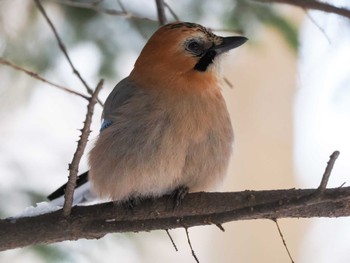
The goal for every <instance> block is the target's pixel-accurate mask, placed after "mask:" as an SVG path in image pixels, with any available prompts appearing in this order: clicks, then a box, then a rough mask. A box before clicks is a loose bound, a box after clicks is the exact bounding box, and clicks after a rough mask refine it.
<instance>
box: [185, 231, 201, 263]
mask: <svg viewBox="0 0 350 263" xmlns="http://www.w3.org/2000/svg"><path fill="white" fill-rule="evenodd" d="M185 231H186V236H187V242H188V245H189V246H190V249H191V253H192V256H193V257H194V259H195V260H196V262H197V263H199V260H198V258H197V256H196V253H194V250H193V247H192V244H191V239H190V235H189V234H188V228H187V227H185Z"/></svg>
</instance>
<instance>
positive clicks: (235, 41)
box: [211, 36, 248, 55]
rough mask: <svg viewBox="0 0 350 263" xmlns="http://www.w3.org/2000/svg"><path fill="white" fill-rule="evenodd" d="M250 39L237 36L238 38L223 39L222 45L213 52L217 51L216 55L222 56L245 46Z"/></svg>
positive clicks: (215, 47) (214, 48)
mask: <svg viewBox="0 0 350 263" xmlns="http://www.w3.org/2000/svg"><path fill="white" fill-rule="evenodd" d="M247 40H248V38H246V37H241V36H236V37H223V38H222V42H221V44H219V45H217V46H214V47H212V48H211V49H212V50H215V51H216V53H217V54H218V55H219V54H222V53H224V52H227V51H229V50H231V49H234V48H236V47H239V46H241V45H243V44H244V43H245V42H246V41H247Z"/></svg>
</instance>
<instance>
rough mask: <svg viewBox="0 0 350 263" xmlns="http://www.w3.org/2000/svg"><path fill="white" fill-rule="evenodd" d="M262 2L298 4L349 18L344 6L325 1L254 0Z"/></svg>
mask: <svg viewBox="0 0 350 263" xmlns="http://www.w3.org/2000/svg"><path fill="white" fill-rule="evenodd" d="M254 1H258V2H264V3H282V4H288V5H295V6H299V7H301V8H304V9H314V10H319V11H324V12H326V13H333V14H337V15H340V16H343V17H347V18H349V19H350V10H349V9H347V8H345V7H337V6H334V5H331V4H328V3H325V2H320V1H316V0H308V1H305V0H254Z"/></svg>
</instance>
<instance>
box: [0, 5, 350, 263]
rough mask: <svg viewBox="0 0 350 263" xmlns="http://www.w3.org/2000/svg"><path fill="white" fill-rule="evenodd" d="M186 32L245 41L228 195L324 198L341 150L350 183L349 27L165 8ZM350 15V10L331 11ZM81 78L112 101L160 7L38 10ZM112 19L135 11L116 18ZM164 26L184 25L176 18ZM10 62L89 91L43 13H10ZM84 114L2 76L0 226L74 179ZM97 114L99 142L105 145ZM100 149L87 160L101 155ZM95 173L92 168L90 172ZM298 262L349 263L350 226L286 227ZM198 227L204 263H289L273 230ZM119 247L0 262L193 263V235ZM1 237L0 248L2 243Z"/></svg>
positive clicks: (247, 12)
mask: <svg viewBox="0 0 350 263" xmlns="http://www.w3.org/2000/svg"><path fill="white" fill-rule="evenodd" d="M166 2H167V4H168V5H169V6H170V7H171V8H172V10H173V11H174V12H175V13H176V15H177V16H178V17H179V19H180V20H184V21H190V22H196V23H200V24H202V25H204V26H206V27H209V28H211V29H212V30H213V31H214V33H216V34H218V35H232V34H238V33H242V34H244V35H245V36H247V37H248V38H249V42H248V43H247V44H245V45H244V46H242V47H240V48H239V49H237V50H235V51H233V52H231V53H230V54H229V55H227V56H226V58H225V62H224V66H223V68H224V76H225V77H226V78H227V79H228V80H229V81H230V83H232V85H233V87H229V85H226V84H224V85H223V94H224V96H225V99H226V102H227V105H228V108H229V111H230V114H231V117H232V122H233V125H234V129H235V136H236V137H235V153H234V157H233V158H232V162H231V164H230V169H229V172H228V176H227V180H226V182H225V187H224V189H223V190H224V191H241V190H246V189H251V190H262V189H285V188H294V187H296V188H306V187H317V186H318V184H319V182H320V180H321V177H322V173H323V171H324V168H325V165H326V162H327V161H328V157H329V155H330V154H331V153H332V152H333V151H334V150H340V152H341V155H340V157H339V159H338V161H337V162H336V165H335V168H334V170H333V173H332V176H331V178H330V182H329V186H330V187H337V186H340V185H342V184H343V183H345V185H348V182H349V178H350V67H349V61H350V23H349V22H350V21H349V20H348V19H346V18H342V17H339V16H336V15H332V14H326V13H322V12H317V11H308V12H306V11H305V10H302V9H299V8H294V7H291V6H288V5H273V4H260V3H258V2H255V1H249V0H236V1H233V0H221V1H210V0H193V1H183V0H177V1H175V0H167V1H166ZM328 2H330V3H332V4H334V5H339V6H347V7H348V8H350V3H349V2H348V1H347V0H342V1H341V0H338V1H328ZM42 3H43V5H44V8H45V9H46V11H47V13H48V15H49V17H50V18H51V20H52V21H53V23H54V25H55V26H56V28H57V30H58V33H59V35H60V36H61V38H62V40H63V42H64V43H65V44H66V46H67V49H68V52H69V54H70V56H71V59H72V61H73V63H74V65H75V67H76V68H77V69H78V70H79V71H80V73H81V75H82V76H83V78H84V79H85V80H86V81H87V82H88V83H89V85H90V86H91V87H95V86H96V85H97V83H98V81H99V79H100V78H104V79H105V80H106V82H105V85H104V89H103V91H102V92H101V93H100V98H101V100H102V101H104V100H105V98H106V96H107V95H108V94H109V92H110V91H111V89H112V88H113V87H114V86H115V84H116V83H118V82H119V81H120V80H121V79H122V78H124V77H126V76H127V75H128V74H129V72H130V71H131V69H132V67H133V63H134V62H135V59H136V58H137V56H138V54H139V52H140V50H141V49H142V47H143V45H144V44H145V42H146V41H147V39H148V38H149V37H150V35H151V34H152V33H153V32H154V31H155V30H156V29H157V27H158V22H157V12H156V5H155V1H153V0H142V1H141V0H138V1H137V0H128V1H125V0H124V1H122V0H121V1H117V0H104V1H93V0H90V1H88V0H86V1H83V0H82V1H73V0H45V1H42ZM113 10H119V11H123V10H124V11H125V12H124V14H120V15H115V14H113V13H115V12H114V11H113ZM166 15H167V18H168V20H169V21H173V20H174V19H175V18H174V16H172V15H171V13H170V12H169V9H167V13H166ZM0 57H2V58H4V59H7V60H9V61H11V62H12V63H14V64H16V65H18V66H21V67H23V68H26V69H29V70H31V71H33V72H37V73H39V74H41V75H42V76H44V77H45V78H46V79H48V80H50V81H53V82H55V83H58V84H60V85H62V86H66V87H70V88H72V89H74V90H76V91H79V92H82V93H85V88H84V87H83V85H82V84H81V82H79V80H78V79H77V78H76V76H75V75H74V74H73V73H72V70H71V68H70V66H69V64H68V63H67V60H66V59H65V57H64V56H63V54H62V52H61V51H60V49H59V48H58V45H57V42H56V40H55V38H54V36H53V33H52V31H51V30H50V28H49V26H48V24H47V22H46V21H45V20H44V18H43V16H42V15H41V14H40V13H39V12H38V10H37V8H36V6H35V3H34V1H29V0H28V1H23V0H1V1H0ZM85 114H86V101H85V100H84V99H81V98H80V97H77V96H74V95H71V94H68V93H66V92H63V91H61V90H58V89H56V88H54V87H51V86H49V85H47V84H45V83H42V82H39V81H37V80H35V79H33V78H31V77H29V76H27V75H26V74H24V73H22V72H18V71H15V70H14V69H13V68H10V67H7V66H4V65H0V217H1V218H5V217H9V216H13V215H16V214H18V213H20V212H21V211H23V210H24V209H25V207H27V206H31V205H34V204H35V203H36V202H41V201H43V200H45V196H46V195H47V194H49V193H51V192H52V191H53V190H55V189H56V188H57V186H60V185H61V184H63V183H64V182H66V180H67V176H68V172H67V169H68V163H69V162H70V161H71V159H72V155H73V153H74V151H75V149H76V141H77V140H78V137H79V131H78V129H80V128H82V125H83V123H82V122H83V120H84V118H85ZM100 116H101V107H100V106H99V105H97V106H96V110H95V114H94V120H93V125H92V130H93V132H92V133H91V136H90V138H91V141H93V139H94V138H96V136H97V135H98V130H99V126H100ZM91 141H90V143H89V146H88V149H89V148H91ZM86 169H88V166H87V160H86V155H84V158H83V160H82V162H81V165H80V170H81V171H85V170H86ZM279 224H280V227H281V229H282V231H283V234H284V237H285V239H286V242H287V245H288V248H289V250H290V252H291V254H292V256H293V258H294V260H295V261H296V262H305V263H306V262H307V263H313V262H315V263H316V262H317V263H323V262H337V263H338V262H350V249H349V245H348V244H349V241H350V227H349V226H350V219H349V218H338V219H282V220H279ZM224 228H225V229H226V232H224V233H223V232H221V231H220V230H218V228H217V227H215V226H205V227H195V228H190V229H189V232H190V235H191V241H192V245H193V247H194V250H195V252H196V254H197V256H198V258H199V260H200V262H201V263H206V262H223V263H226V262H227V263H228V262H290V260H289V258H288V255H287V253H286V251H285V249H284V247H283V244H282V241H281V238H280V236H279V234H278V231H277V228H276V226H275V223H274V222H272V221H269V220H254V221H239V222H230V223H226V224H224ZM171 233H172V235H173V237H174V240H175V243H176V245H177V246H178V248H179V252H175V251H174V248H173V246H172V244H171V242H170V241H169V239H168V237H167V236H166V233H165V231H153V232H149V233H128V234H109V235H107V236H106V237H104V238H102V239H100V240H96V241H95V240H79V241H74V242H70V241H67V242H62V243H58V244H52V245H40V246H33V247H28V248H23V249H15V250H10V251H6V252H2V253H0V262H79V263H80V262H102V263H103V262H130V263H138V262H149V263H151V262H194V259H193V258H192V256H191V252H190V249H189V247H188V244H187V239H186V234H185V231H184V230H183V229H178V230H172V231H171ZM0 238H1V237H0Z"/></svg>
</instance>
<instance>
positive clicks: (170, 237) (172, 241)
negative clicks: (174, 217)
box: [165, 229, 179, 252]
mask: <svg viewBox="0 0 350 263" xmlns="http://www.w3.org/2000/svg"><path fill="white" fill-rule="evenodd" d="M165 232H166V233H167V235H168V237H169V239H170V241H171V243H172V244H173V247H174V249H175V251H176V252H178V251H179V250H178V249H177V246H176V244H175V242H174V239H173V237H172V236H171V235H170V232H169V229H165Z"/></svg>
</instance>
